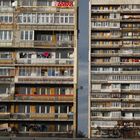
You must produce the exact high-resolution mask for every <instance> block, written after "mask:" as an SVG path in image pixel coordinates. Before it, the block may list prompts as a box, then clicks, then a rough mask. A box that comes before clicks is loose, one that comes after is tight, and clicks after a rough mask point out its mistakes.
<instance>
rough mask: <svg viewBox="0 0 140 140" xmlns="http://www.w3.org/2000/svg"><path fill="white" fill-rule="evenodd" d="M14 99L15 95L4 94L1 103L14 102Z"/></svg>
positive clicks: (0, 98)
mask: <svg viewBox="0 0 140 140" xmlns="http://www.w3.org/2000/svg"><path fill="white" fill-rule="evenodd" d="M13 99H14V96H13V93H8V94H7V93H4V94H0V101H1V102H3V101H7V100H8V101H10V100H13Z"/></svg>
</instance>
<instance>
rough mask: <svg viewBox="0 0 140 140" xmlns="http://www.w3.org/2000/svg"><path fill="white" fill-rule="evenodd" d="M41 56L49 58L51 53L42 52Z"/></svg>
mask: <svg viewBox="0 0 140 140" xmlns="http://www.w3.org/2000/svg"><path fill="white" fill-rule="evenodd" d="M42 56H44V57H47V58H49V57H50V56H51V54H50V53H49V52H44V53H43V54H42Z"/></svg>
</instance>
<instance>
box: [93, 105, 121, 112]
mask: <svg viewBox="0 0 140 140" xmlns="http://www.w3.org/2000/svg"><path fill="white" fill-rule="evenodd" d="M91 110H94V111H110V110H113V111H121V106H118V107H112V106H106V107H103V106H98V107H91Z"/></svg>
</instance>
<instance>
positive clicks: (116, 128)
mask: <svg viewBox="0 0 140 140" xmlns="http://www.w3.org/2000/svg"><path fill="white" fill-rule="evenodd" d="M88 130H89V134H88V136H89V138H92V137H121V136H123V137H132V138H134V137H140V1H139V0H90V2H89V127H88Z"/></svg>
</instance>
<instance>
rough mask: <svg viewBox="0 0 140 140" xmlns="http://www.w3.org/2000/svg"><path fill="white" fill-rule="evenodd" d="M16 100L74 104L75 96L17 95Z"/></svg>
mask: <svg viewBox="0 0 140 140" xmlns="http://www.w3.org/2000/svg"><path fill="white" fill-rule="evenodd" d="M16 100H23V101H26V100H27V101H30V102H35V101H39V102H41V101H42V102H45V101H46V102H73V95H61V96H58V95H30V94H29V95H23V94H16Z"/></svg>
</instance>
